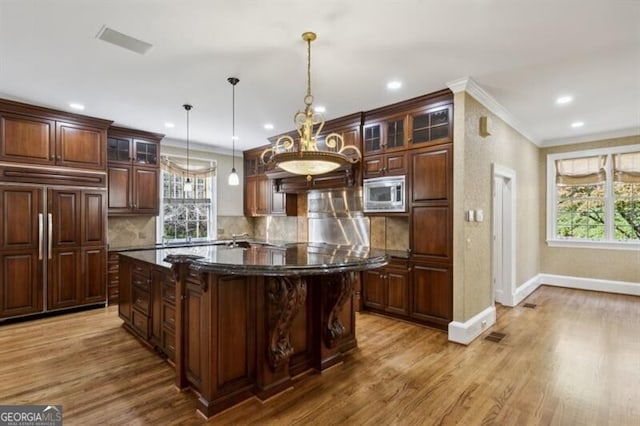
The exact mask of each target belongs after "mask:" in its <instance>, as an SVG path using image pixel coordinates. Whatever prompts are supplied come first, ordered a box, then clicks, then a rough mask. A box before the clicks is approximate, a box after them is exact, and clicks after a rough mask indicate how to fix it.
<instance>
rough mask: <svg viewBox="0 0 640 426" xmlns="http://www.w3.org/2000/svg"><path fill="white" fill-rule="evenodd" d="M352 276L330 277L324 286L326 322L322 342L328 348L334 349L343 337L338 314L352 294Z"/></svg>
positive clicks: (350, 274)
mask: <svg viewBox="0 0 640 426" xmlns="http://www.w3.org/2000/svg"><path fill="white" fill-rule="evenodd" d="M353 280H354V276H353V273H352V272H346V273H343V274H335V275H330V276H329V280H328V283H327V285H326V292H327V293H326V294H327V304H326V307H327V311H328V312H327V313H326V314H327V315H326V318H327V322H326V325H325V327H324V342H325V344H326V345H327V347H329V348H333V347H335V345H336V343H337V342H338V341H339V340H340V338H341V337H342V336H343V335H344V330H345V328H344V325H343V324H342V322H340V318H339V316H340V312H342V308H343V307H344V304H345V303H346V302H347V301H348V300H349V298H350V297H351V293H352V292H353Z"/></svg>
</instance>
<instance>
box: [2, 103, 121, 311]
mask: <svg viewBox="0 0 640 426" xmlns="http://www.w3.org/2000/svg"><path fill="white" fill-rule="evenodd" d="M110 124H111V121H109V120H101V119H97V118H92V117H86V116H82V115H77V114H71V113H67V112H63V111H56V110H52V109H49V108H43V107H38V106H34V105H27V104H23V103H19V102H14V101H9V100H3V99H0V160H2V161H1V162H2V164H1V165H0V221H1V222H2V226H1V227H0V262H1V265H2V266H0V270H1V271H2V273H1V274H0V293H1V294H0V318H8V317H16V316H24V315H31V314H37V313H41V312H45V311H52V310H59V309H67V308H72V307H76V306H85V305H98V304H104V303H105V302H106V230H107V201H106V200H107V191H106V182H107V173H106V171H107V168H106V164H107V163H106V157H107V154H106V137H107V128H108V127H109V125H110ZM45 201H46V202H45Z"/></svg>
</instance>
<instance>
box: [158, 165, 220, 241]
mask: <svg viewBox="0 0 640 426" xmlns="http://www.w3.org/2000/svg"><path fill="white" fill-rule="evenodd" d="M184 180H185V178H184V177H183V176H182V175H181V174H173V173H171V172H168V171H164V170H163V171H162V208H161V209H160V211H161V213H160V218H159V219H160V220H159V224H158V226H159V234H160V236H161V237H162V238H163V240H164V241H168V242H170V241H188V240H208V239H214V238H215V236H216V229H215V206H214V205H213V194H214V193H215V190H214V185H215V181H214V177H213V176H211V177H206V178H200V177H196V178H192V180H193V183H194V184H193V191H191V192H184Z"/></svg>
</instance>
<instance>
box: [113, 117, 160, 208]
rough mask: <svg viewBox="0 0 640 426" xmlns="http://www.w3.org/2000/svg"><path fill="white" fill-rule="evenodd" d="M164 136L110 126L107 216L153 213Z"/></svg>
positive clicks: (156, 199)
mask: <svg viewBox="0 0 640 426" xmlns="http://www.w3.org/2000/svg"><path fill="white" fill-rule="evenodd" d="M163 137H164V135H162V134H159V133H151V132H144V131H142V130H134V129H126V128H123V127H116V126H111V127H109V130H108V138H107V158H108V161H109V167H108V174H109V216H132V215H144V216H156V215H157V214H158V213H159V209H160V190H159V185H160V141H161V140H162V138H163Z"/></svg>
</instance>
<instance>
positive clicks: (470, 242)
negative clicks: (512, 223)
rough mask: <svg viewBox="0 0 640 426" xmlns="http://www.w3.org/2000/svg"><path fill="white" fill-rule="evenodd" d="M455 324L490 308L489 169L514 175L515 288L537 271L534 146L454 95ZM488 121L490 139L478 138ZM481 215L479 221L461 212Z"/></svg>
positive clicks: (473, 103) (537, 169) (477, 106)
mask: <svg viewBox="0 0 640 426" xmlns="http://www.w3.org/2000/svg"><path fill="white" fill-rule="evenodd" d="M454 111H455V112H454V114H455V115H454V123H455V128H454V320H455V321H460V322H464V321H467V320H468V319H469V318H471V317H473V316H474V315H476V314H478V313H479V312H481V311H483V310H484V309H486V308H487V307H489V306H491V305H492V301H493V297H492V271H491V268H492V254H491V248H492V208H493V206H492V200H493V198H492V188H493V176H492V166H493V165H494V164H497V165H500V166H503V167H507V168H509V169H511V170H513V171H515V174H516V212H515V215H514V216H515V219H516V286H519V285H521V284H523V283H525V282H526V281H527V280H529V279H531V278H532V277H534V276H536V275H537V274H538V273H539V270H540V253H539V252H540V250H539V236H540V223H539V217H540V215H541V214H542V210H541V209H540V205H539V193H540V182H541V179H542V177H541V175H540V173H541V169H540V167H539V161H540V159H539V158H540V157H539V153H538V147H537V146H536V145H534V144H533V143H532V142H531V141H529V140H528V139H526V138H525V137H524V136H522V135H521V134H520V133H518V132H517V131H515V130H514V129H513V128H512V127H510V126H509V125H507V124H506V123H505V122H503V121H502V120H501V119H499V118H498V117H497V116H495V115H494V114H493V113H491V112H490V111H489V110H487V109H486V108H485V107H484V106H482V105H481V104H480V103H479V102H478V101H476V100H475V99H474V98H473V97H471V96H469V95H467V94H466V93H464V92H462V93H457V94H455V96H454ZM481 116H488V117H490V119H491V122H492V128H491V135H490V136H488V137H481V136H480V135H479V132H478V129H479V120H480V117H481ZM470 209H474V210H475V209H482V210H484V212H485V214H484V221H483V222H480V223H478V222H466V221H464V212H465V211H466V210H470Z"/></svg>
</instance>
